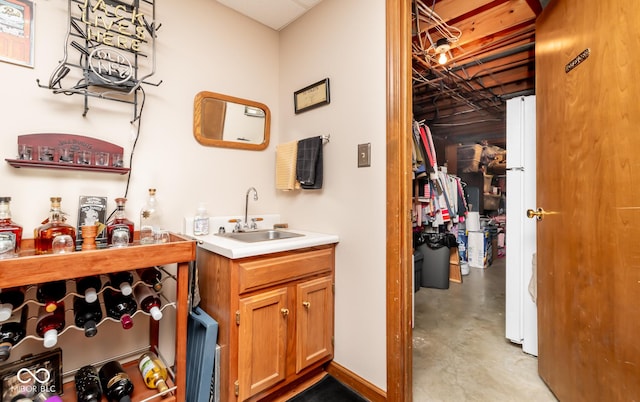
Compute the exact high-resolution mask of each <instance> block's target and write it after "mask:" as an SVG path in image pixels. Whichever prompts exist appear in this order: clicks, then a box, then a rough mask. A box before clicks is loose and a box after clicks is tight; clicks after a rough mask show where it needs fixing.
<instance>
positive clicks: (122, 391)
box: [98, 360, 133, 402]
mask: <svg viewBox="0 0 640 402" xmlns="http://www.w3.org/2000/svg"><path fill="white" fill-rule="evenodd" d="M98 376H99V377H100V383H101V384H102V391H103V392H104V394H105V395H106V396H107V399H109V400H110V401H119V402H129V401H131V397H130V395H131V393H132V392H133V383H132V382H131V379H130V378H129V375H128V374H127V373H126V371H124V368H122V365H121V364H120V363H119V362H118V361H116V360H112V361H109V362H106V363H105V364H104V365H103V366H102V367H100V370H99V371H98Z"/></svg>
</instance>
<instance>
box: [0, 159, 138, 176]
mask: <svg viewBox="0 0 640 402" xmlns="http://www.w3.org/2000/svg"><path fill="white" fill-rule="evenodd" d="M5 161H7V163H8V164H9V165H11V166H13V167H14V168H23V167H26V168H43V169H65V170H82V171H86V172H104V173H117V174H127V173H129V168H122V167H111V166H93V165H78V164H75V163H64V162H46V161H30V160H22V159H5Z"/></svg>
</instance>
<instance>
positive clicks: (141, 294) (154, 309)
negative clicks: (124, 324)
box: [133, 285, 162, 321]
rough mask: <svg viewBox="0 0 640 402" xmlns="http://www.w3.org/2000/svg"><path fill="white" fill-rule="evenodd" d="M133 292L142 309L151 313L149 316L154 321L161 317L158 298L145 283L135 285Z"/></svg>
mask: <svg viewBox="0 0 640 402" xmlns="http://www.w3.org/2000/svg"><path fill="white" fill-rule="evenodd" d="M133 294H134V295H135V298H136V301H137V302H138V305H139V306H140V309H141V310H142V311H144V312H146V313H149V314H151V317H153V319H154V320H156V321H159V320H160V319H162V311H160V298H159V297H158V296H156V294H155V293H153V291H152V290H151V289H150V288H148V287H147V286H145V285H139V286H136V288H135V289H134V291H133Z"/></svg>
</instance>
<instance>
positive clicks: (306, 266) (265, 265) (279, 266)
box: [238, 247, 333, 293]
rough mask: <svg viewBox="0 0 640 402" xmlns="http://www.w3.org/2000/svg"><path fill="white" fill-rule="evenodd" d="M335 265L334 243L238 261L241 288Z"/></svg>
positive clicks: (241, 291) (309, 273)
mask: <svg viewBox="0 0 640 402" xmlns="http://www.w3.org/2000/svg"><path fill="white" fill-rule="evenodd" d="M332 269H333V248H332V247H329V248H325V249H320V250H310V251H304V252H291V253H287V254H284V255H278V256H275V257H272V258H264V257H263V258H260V259H257V260H255V259H254V260H248V261H241V262H239V263H238V285H239V292H240V293H245V292H248V291H251V290H256V289H259V288H262V287H265V286H267V285H274V284H278V283H283V282H289V281H292V280H296V279H299V278H304V277H307V276H311V275H316V274H321V273H325V272H331V270H332Z"/></svg>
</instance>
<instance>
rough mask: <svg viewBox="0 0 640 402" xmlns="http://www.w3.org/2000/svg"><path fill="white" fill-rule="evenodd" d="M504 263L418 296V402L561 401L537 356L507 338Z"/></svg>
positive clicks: (415, 375)
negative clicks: (540, 369)
mask: <svg viewBox="0 0 640 402" xmlns="http://www.w3.org/2000/svg"><path fill="white" fill-rule="evenodd" d="M504 269H505V266H504V259H503V258H500V259H497V260H496V261H495V262H494V263H493V265H492V266H491V267H489V268H487V269H477V268H471V269H470V273H469V275H466V276H464V277H463V283H462V284H457V283H451V284H450V287H449V289H446V290H444V289H432V288H421V289H420V291H418V292H417V293H415V303H416V305H415V328H414V332H413V347H414V352H413V400H414V401H416V402H423V401H425V402H426V401H429V402H431V401H445V402H449V401H456V402H461V401H482V402H484V401H540V402H546V401H556V399H555V397H554V396H553V394H552V393H551V392H550V391H549V389H548V388H547V387H546V385H545V384H544V383H543V382H542V380H541V379H540V377H539V376H538V373H537V370H538V361H537V358H536V357H534V356H531V355H528V354H526V353H523V352H522V349H521V348H520V346H519V345H514V344H512V343H510V342H509V341H507V340H506V339H505V322H504V311H505V310H504V303H505V299H504V294H505V291H504V286H505V276H504Z"/></svg>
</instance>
